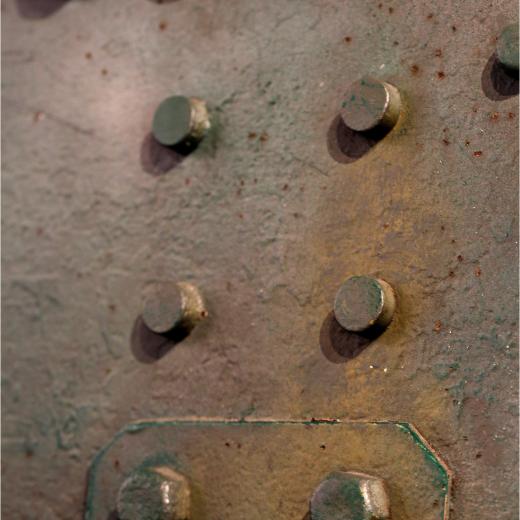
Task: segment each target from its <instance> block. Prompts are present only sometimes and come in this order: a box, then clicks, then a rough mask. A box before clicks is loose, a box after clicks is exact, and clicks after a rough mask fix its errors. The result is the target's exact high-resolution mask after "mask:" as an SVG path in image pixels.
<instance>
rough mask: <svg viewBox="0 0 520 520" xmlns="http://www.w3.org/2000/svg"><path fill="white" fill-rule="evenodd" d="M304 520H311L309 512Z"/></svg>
mask: <svg viewBox="0 0 520 520" xmlns="http://www.w3.org/2000/svg"><path fill="white" fill-rule="evenodd" d="M302 520H311V512H310V511H309V512H308V513H307V514H306V515H305V516H304V517H303V518H302Z"/></svg>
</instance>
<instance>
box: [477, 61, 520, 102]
mask: <svg viewBox="0 0 520 520" xmlns="http://www.w3.org/2000/svg"><path fill="white" fill-rule="evenodd" d="M481 83H482V90H483V91H484V94H485V95H486V96H487V97H488V98H489V99H492V100H493V101H500V100H502V99H508V98H510V97H513V96H517V95H518V71H516V72H514V71H511V70H509V69H506V68H505V67H504V66H503V65H502V64H501V63H500V62H499V61H498V58H497V55H496V53H495V54H493V55H492V56H491V57H490V58H489V60H488V61H487V63H486V66H485V67H484V70H483V72H482V80H481Z"/></svg>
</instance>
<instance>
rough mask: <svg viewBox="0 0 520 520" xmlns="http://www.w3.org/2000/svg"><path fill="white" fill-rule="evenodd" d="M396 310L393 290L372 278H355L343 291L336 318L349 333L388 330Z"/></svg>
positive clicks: (341, 289)
mask: <svg viewBox="0 0 520 520" xmlns="http://www.w3.org/2000/svg"><path fill="white" fill-rule="evenodd" d="M394 310H395V294H394V291H393V289H392V287H391V286H390V285H389V284H388V283H387V282H385V281H384V280H380V279H377V278H372V277H370V276H351V277H350V278H348V279H347V280H346V281H345V282H344V283H343V284H342V285H341V287H340V288H339V290H338V292H337V294H336V299H335V301H334V315H335V317H336V320H337V321H338V323H339V324H340V325H341V326H342V327H343V328H344V329H346V330H349V331H352V332H361V331H364V330H367V329H369V328H371V327H373V326H374V325H377V326H381V327H386V326H387V325H388V324H389V323H390V321H391V320H392V316H393V314H394Z"/></svg>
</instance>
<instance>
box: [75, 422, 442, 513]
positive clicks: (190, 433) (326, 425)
mask: <svg viewBox="0 0 520 520" xmlns="http://www.w3.org/2000/svg"><path fill="white" fill-rule="evenodd" d="M114 461H117V464H115V465H114ZM158 463H160V464H161V465H164V464H166V465H168V466H169V467H171V468H173V469H176V471H181V472H182V473H183V475H184V476H185V477H186V478H187V479H188V480H189V481H190V484H191V486H192V489H194V490H195V489H196V492H194V493H192V499H191V514H192V517H193V518H205V519H208V520H217V519H220V518H222V517H225V518H226V520H243V519H244V518H247V519H249V520H263V519H265V518H276V519H279V520H294V519H295V518H297V519H303V518H304V517H306V516H305V515H307V514H310V515H311V518H312V520H324V519H328V520H334V519H335V518H336V517H334V516H332V517H328V516H323V517H320V516H319V511H322V506H323V507H325V505H324V502H323V501H322V500H321V499H320V497H319V496H318V495H320V493H321V492H319V491H318V495H316V494H315V495H314V499H313V500H311V504H309V499H310V498H311V497H312V496H313V493H315V491H316V489H318V490H319V489H320V484H323V479H324V476H326V475H328V474H330V473H334V472H337V471H341V470H343V469H344V468H353V469H355V470H357V471H355V472H354V473H353V474H352V473H351V474H350V477H349V478H351V479H353V480H350V481H349V482H350V484H352V486H351V485H349V486H348V488H349V490H350V491H351V492H352V493H353V494H354V495H355V494H356V493H357V492H358V491H359V493H361V495H362V501H363V504H364V505H362V508H364V511H365V512H367V514H368V511H371V512H372V514H373V516H371V517H366V515H365V517H363V516H357V517H352V520H354V518H355V520H365V519H366V518H370V520H383V519H384V520H386V519H387V518H388V516H385V514H386V511H387V509H388V503H387V502H386V500H385V495H384V494H383V489H385V491H384V493H387V494H388V500H389V501H390V503H391V504H392V520H415V519H417V518H420V519H421V520H442V519H446V518H447V517H448V511H449V498H450V487H451V480H452V476H451V473H450V471H449V470H448V469H447V467H446V465H445V464H444V462H443V461H442V460H441V459H440V457H439V456H438V455H437V453H436V452H435V451H433V449H432V448H431V446H430V445H429V444H428V443H427V442H426V441H425V440H424V438H422V436H421V435H420V434H419V433H418V432H417V430H416V429H415V428H414V427H413V426H411V425H409V424H406V423H392V422H380V423H370V422H369V423H366V422H348V421H347V422H342V421H326V420H322V421H320V420H316V419H312V420H309V421H301V422H300V421H274V420H256V421H239V420H236V421H230V420H222V419H198V420H197V419H193V420H189V419H188V420H179V419H167V418H165V419H158V420H143V421H139V422H137V423H134V424H130V425H128V426H127V427H125V428H124V429H123V430H122V431H120V432H119V433H118V434H117V435H116V436H115V437H114V438H113V439H112V441H111V442H110V443H109V444H108V445H106V446H105V447H104V448H103V449H102V450H101V451H100V452H99V454H98V455H97V457H95V459H94V461H93V463H92V466H91V468H90V473H89V482H88V493H87V501H86V515H85V519H86V520H106V518H107V515H109V514H110V512H111V511H112V510H113V508H114V504H115V503H116V501H117V496H118V489H119V486H121V482H124V481H125V479H127V478H129V477H128V475H133V474H134V472H135V468H136V467H140V466H142V465H145V466H146V465H147V464H149V465H156V464H158ZM359 473H363V475H360V474H359ZM367 474H368V475H374V474H377V476H378V479H375V478H371V477H369V476H368V475H367ZM344 477H345V476H344V475H343V477H342V478H343V483H345V479H344ZM379 479H384V480H385V481H386V482H387V483H388V486H387V487H383V485H382V484H381V481H380V480H379ZM343 489H345V487H344V488H343ZM328 491H330V492H331V493H332V492H333V490H331V489H329V490H328ZM336 498H338V497H336ZM358 498H359V497H358ZM340 505H341V504H340ZM342 510H343V512H344V513H345V514H346V512H348V511H350V512H352V513H355V512H356V509H342ZM363 514H364V513H363ZM341 518H342V519H343V518H348V519H350V518H351V517H349V516H343V517H341Z"/></svg>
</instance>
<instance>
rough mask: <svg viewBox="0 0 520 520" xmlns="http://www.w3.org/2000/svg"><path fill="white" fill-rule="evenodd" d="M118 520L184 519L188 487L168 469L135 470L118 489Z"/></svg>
mask: <svg viewBox="0 0 520 520" xmlns="http://www.w3.org/2000/svg"><path fill="white" fill-rule="evenodd" d="M117 514H118V518H119V519H120V520H188V519H189V517H190V487H189V484H188V481H187V480H186V478H185V477H184V476H182V475H181V474H179V473H177V472H176V471H174V470H173V469H171V468H170V467H168V466H158V467H146V468H139V469H137V470H135V471H133V472H132V473H131V474H130V475H129V476H128V478H127V479H126V480H125V481H124V482H123V484H122V485H121V487H120V488H119V493H118V495H117Z"/></svg>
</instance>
